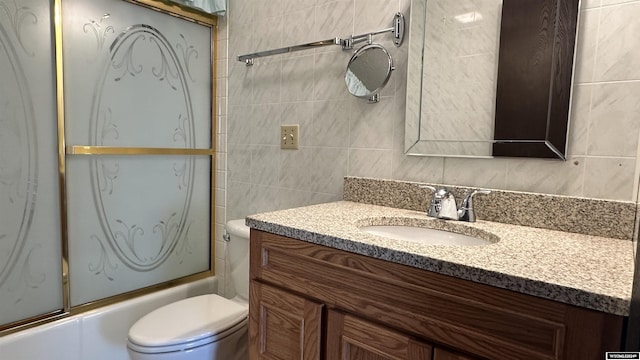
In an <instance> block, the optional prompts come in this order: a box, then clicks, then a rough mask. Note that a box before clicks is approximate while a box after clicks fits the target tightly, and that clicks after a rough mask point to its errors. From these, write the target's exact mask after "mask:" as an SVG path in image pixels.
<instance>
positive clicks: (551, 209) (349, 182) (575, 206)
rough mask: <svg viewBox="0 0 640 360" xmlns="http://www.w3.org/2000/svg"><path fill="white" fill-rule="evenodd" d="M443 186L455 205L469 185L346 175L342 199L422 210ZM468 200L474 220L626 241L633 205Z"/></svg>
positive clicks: (513, 195)
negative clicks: (437, 188) (473, 209)
mask: <svg viewBox="0 0 640 360" xmlns="http://www.w3.org/2000/svg"><path fill="white" fill-rule="evenodd" d="M421 185H432V186H436V187H438V186H446V187H447V188H448V189H449V190H451V192H453V193H454V194H455V196H456V199H457V200H458V203H459V202H460V199H462V197H463V196H464V194H465V192H466V191H468V190H469V189H472V188H471V187H464V186H456V185H446V184H433V183H418V182H410V181H401V180H388V179H374V178H362V177H353V176H347V177H345V178H344V192H343V199H344V200H345V201H353V202H360V203H366V204H372V205H381V206H388V207H393V208H399V209H407V210H416V211H426V210H427V208H428V205H429V202H430V201H431V191H430V190H428V189H425V188H421V187H420V186H421ZM488 190H491V193H490V194H489V195H481V196H476V197H474V204H475V209H476V214H477V216H478V219H480V220H487V221H493V222H499V223H505V224H513V225H522V226H529V227H535V228H542V229H549V230H558V231H565V232H572V233H578V234H585V235H593V236H601V237H608V238H615V239H622V240H632V238H633V235H634V225H635V217H636V203H635V202H625V201H614V200H601V199H588V198H579V197H570V196H561V195H549V194H537V193H527V192H517V191H508V190H496V189H488Z"/></svg>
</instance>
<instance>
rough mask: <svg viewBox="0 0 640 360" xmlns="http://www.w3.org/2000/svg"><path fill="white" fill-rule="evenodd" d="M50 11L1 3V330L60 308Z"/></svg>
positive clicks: (25, 1)
mask: <svg viewBox="0 0 640 360" xmlns="http://www.w3.org/2000/svg"><path fill="white" fill-rule="evenodd" d="M52 13H53V11H52V5H51V2H50V1H48V0H0V79H1V81H0V330H1V329H3V328H8V327H10V326H11V324H17V323H20V322H22V321H25V320H27V319H37V318H39V317H42V316H44V315H51V314H55V313H61V312H62V310H63V292H62V271H61V269H62V267H61V264H62V246H61V244H62V242H61V230H60V200H59V182H58V174H59V173H58V141H57V140H58V137H57V128H58V123H57V118H56V83H55V73H54V67H53V65H52V64H53V63H54V61H53V60H54V59H53V41H52V35H51V34H52V33H53V31H52V22H51V14H52Z"/></svg>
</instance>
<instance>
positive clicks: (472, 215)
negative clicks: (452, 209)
mask: <svg viewBox="0 0 640 360" xmlns="http://www.w3.org/2000/svg"><path fill="white" fill-rule="evenodd" d="M490 193H491V190H486V189H476V190H472V191H470V192H468V193H467V194H466V195H465V197H464V199H463V200H462V203H461V204H460V210H458V219H459V220H460V221H468V222H475V221H476V212H475V209H474V208H473V198H474V196H476V195H478V194H482V195H488V194H490Z"/></svg>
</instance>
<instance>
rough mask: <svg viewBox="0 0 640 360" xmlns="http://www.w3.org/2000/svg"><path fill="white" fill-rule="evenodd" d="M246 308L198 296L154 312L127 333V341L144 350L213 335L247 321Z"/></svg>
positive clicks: (218, 299)
mask: <svg viewBox="0 0 640 360" xmlns="http://www.w3.org/2000/svg"><path fill="white" fill-rule="evenodd" d="M248 313H249V310H248V309H247V306H246V305H242V304H239V303H236V302H233V301H231V300H229V299H225V298H223V297H221V296H218V295H202V296H196V297H192V298H187V299H184V300H180V301H177V302H174V303H171V304H168V305H165V306H163V307H161V308H159V309H156V310H154V311H152V312H150V313H149V314H147V315H145V316H143V317H142V318H140V320H138V321H137V322H136V323H135V324H133V326H132V327H131V329H130V330H129V341H130V342H132V343H134V344H136V345H139V346H144V347H158V346H171V345H177V344H183V343H188V342H193V341H197V340H199V339H202V338H205V337H211V336H215V335H216V334H218V333H220V332H223V331H225V330H227V329H229V328H230V327H232V326H234V325H236V324H238V323H240V322H241V321H242V320H244V319H246V318H247V315H248Z"/></svg>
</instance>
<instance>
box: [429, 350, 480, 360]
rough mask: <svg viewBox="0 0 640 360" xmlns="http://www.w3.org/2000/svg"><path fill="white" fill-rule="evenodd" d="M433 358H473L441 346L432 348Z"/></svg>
mask: <svg viewBox="0 0 640 360" xmlns="http://www.w3.org/2000/svg"><path fill="white" fill-rule="evenodd" d="M433 360H474V358H471V357H468V356H465V355H460V354H458V353H454V352H451V351H449V350H444V349H442V348H435V349H433Z"/></svg>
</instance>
